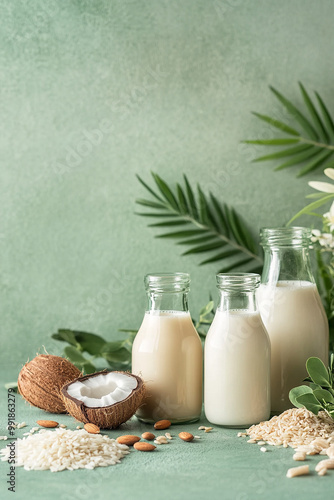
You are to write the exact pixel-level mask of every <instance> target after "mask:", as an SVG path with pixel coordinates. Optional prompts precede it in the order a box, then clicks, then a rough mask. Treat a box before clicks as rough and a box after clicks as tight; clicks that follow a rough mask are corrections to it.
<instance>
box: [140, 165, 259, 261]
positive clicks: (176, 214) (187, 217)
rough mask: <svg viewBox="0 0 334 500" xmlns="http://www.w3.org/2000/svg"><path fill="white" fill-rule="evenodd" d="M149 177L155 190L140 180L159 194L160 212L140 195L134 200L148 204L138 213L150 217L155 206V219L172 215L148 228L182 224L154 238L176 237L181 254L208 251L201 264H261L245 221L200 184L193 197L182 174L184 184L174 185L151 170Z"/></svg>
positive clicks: (152, 202) (156, 205) (189, 186)
mask: <svg viewBox="0 0 334 500" xmlns="http://www.w3.org/2000/svg"><path fill="white" fill-rule="evenodd" d="M152 177H153V180H154V182H155V184H156V187H157V189H158V193H156V192H155V190H154V188H152V187H151V186H149V185H148V184H147V183H146V182H144V181H143V180H142V179H140V182H141V184H142V186H143V187H144V188H145V189H146V190H147V192H148V193H149V194H150V195H151V196H153V197H154V198H155V199H157V196H158V197H159V196H161V195H162V196H163V207H164V211H162V207H161V205H162V204H161V203H157V202H156V201H152V200H150V199H146V198H145V199H142V198H141V199H139V200H137V203H139V204H140V205H142V206H147V207H149V208H150V211H148V212H147V214H146V213H145V212H140V214H139V215H141V216H145V215H147V217H152V215H153V214H154V213H155V212H154V209H156V217H157V218H159V217H162V218H165V217H166V214H170V215H171V216H172V217H171V218H170V219H169V220H163V221H161V222H157V223H154V224H149V227H155V228H157V229H160V230H161V229H162V230H164V229H168V228H175V229H177V228H178V227H179V226H180V227H182V226H184V227H185V229H181V230H176V231H169V232H163V233H159V234H157V235H156V237H157V238H171V239H175V240H178V241H177V243H178V244H179V245H184V246H186V247H188V248H187V249H186V250H185V252H183V254H182V255H197V254H204V253H208V254H209V255H210V254H211V255H210V256H209V257H208V258H207V259H204V260H202V261H201V262H200V264H201V265H203V264H209V263H214V262H218V261H220V262H223V263H224V265H225V266H227V267H228V268H229V269H234V268H240V266H245V270H247V266H248V267H249V268H254V266H257V267H259V266H260V265H262V255H261V253H260V250H259V248H258V246H257V244H256V243H255V241H254V238H253V236H252V234H251V232H250V231H249V229H248V226H247V224H246V223H245V222H244V221H243V219H242V218H241V217H240V215H239V214H238V213H237V212H236V210H235V209H234V208H233V207H229V206H228V205H226V204H221V203H220V202H219V201H218V200H217V198H216V197H215V196H214V195H213V194H212V193H210V195H209V196H207V195H206V194H205V193H204V191H203V190H202V188H201V187H200V186H197V193H196V196H195V191H194V189H193V188H192V186H191V185H190V182H189V180H188V179H187V177H186V176H184V186H182V185H181V184H176V187H175V188H174V187H170V186H169V185H168V184H167V182H166V181H164V180H163V179H162V178H161V177H159V176H158V175H157V174H155V173H152ZM152 191H153V192H152ZM155 195H157V196H155ZM152 204H153V205H152ZM222 249H223V251H222ZM213 252H214V254H213V255H212V253H213ZM231 259H232V261H231Z"/></svg>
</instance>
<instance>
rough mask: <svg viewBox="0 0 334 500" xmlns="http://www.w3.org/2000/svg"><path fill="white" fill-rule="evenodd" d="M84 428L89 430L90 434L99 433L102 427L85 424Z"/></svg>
mask: <svg viewBox="0 0 334 500" xmlns="http://www.w3.org/2000/svg"><path fill="white" fill-rule="evenodd" d="M84 429H85V430H86V431H87V432H89V433H90V434H98V433H99V432H100V427H98V426H97V425H95V424H91V423H89V424H85V425H84Z"/></svg>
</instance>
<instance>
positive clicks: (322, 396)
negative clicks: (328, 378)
mask: <svg viewBox="0 0 334 500" xmlns="http://www.w3.org/2000/svg"><path fill="white" fill-rule="evenodd" d="M313 394H314V396H315V397H316V398H317V400H318V401H319V402H320V403H321V402H322V401H325V402H326V403H332V404H334V397H333V395H332V394H331V393H330V392H329V391H326V389H315V390H314V391H313Z"/></svg>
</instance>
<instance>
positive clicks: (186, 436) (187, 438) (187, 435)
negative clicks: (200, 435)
mask: <svg viewBox="0 0 334 500" xmlns="http://www.w3.org/2000/svg"><path fill="white" fill-rule="evenodd" d="M179 438H180V439H182V440H183V441H188V442H189V441H192V440H193V439H194V436H193V435H192V434H190V432H180V434H179Z"/></svg>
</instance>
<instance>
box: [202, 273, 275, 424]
mask: <svg viewBox="0 0 334 500" xmlns="http://www.w3.org/2000/svg"><path fill="white" fill-rule="evenodd" d="M259 284H260V276H259V275H258V274H252V273H235V274H218V275H217V286H218V289H219V291H220V301H219V305H218V308H217V311H216V314H215V317H214V320H213V322H212V325H211V327H210V330H209V332H208V334H207V337H206V340H205V348H204V353H205V354H204V409H205V414H206V417H207V419H208V420H209V421H210V422H211V423H213V424H218V425H224V426H228V427H245V426H247V427H248V426H249V425H251V424H254V423H258V422H260V421H262V420H266V419H267V418H268V417H269V415H270V342H269V337H268V334H267V331H266V329H265V327H264V325H263V322H262V319H261V316H260V313H259V311H258V309H257V306H256V300H255V290H256V288H257V287H258V286H259Z"/></svg>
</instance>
